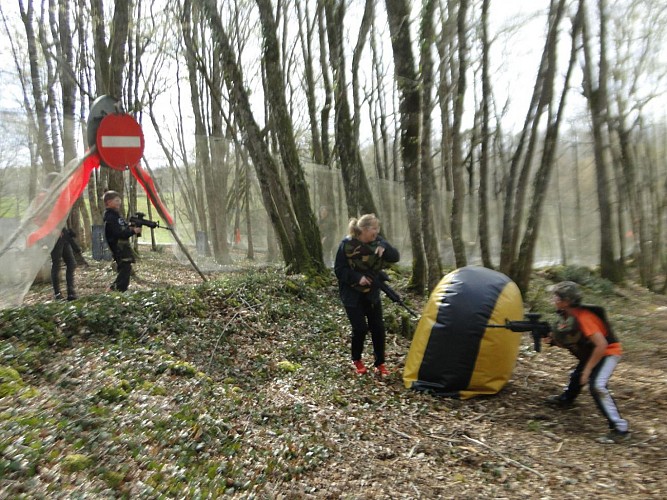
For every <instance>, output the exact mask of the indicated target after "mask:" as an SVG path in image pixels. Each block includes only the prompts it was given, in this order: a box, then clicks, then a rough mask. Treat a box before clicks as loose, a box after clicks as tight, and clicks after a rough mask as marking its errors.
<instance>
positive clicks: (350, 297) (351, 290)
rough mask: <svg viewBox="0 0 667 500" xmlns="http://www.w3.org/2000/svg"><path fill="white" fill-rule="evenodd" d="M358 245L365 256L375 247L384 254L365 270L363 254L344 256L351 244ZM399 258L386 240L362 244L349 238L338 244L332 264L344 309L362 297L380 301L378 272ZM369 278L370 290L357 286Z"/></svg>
mask: <svg viewBox="0 0 667 500" xmlns="http://www.w3.org/2000/svg"><path fill="white" fill-rule="evenodd" d="M352 242H355V243H358V245H360V246H361V247H363V250H365V252H364V253H365V255H369V254H370V255H373V252H374V250H375V248H376V247H377V246H381V247H383V248H384V253H383V254H382V258H381V259H377V261H376V262H374V263H372V264H371V265H370V266H369V269H366V268H365V267H366V266H365V265H364V263H363V262H362V261H363V258H364V253H362V254H360V255H355V256H352V257H351V256H349V255H346V246H348V247H349V245H350V244H351V243H352ZM400 258H401V256H400V254H399V252H398V250H397V249H396V248H394V247H393V246H391V245H390V244H389V242H387V241H386V240H384V239H382V238H380V237H377V238H376V239H375V241H373V242H371V243H368V244H362V243H360V242H359V241H358V240H353V239H351V238H350V237H349V236H348V237H347V238H345V239H344V240H343V241H341V242H340V245H338V251H337V252H336V261H335V263H334V272H335V273H336V277H337V278H338V290H339V293H340V300H341V302H343V305H344V306H346V307H356V306H358V305H359V301H360V300H361V298H362V297H364V296H365V297H368V299H369V300H371V301H372V302H379V301H380V280H379V278H378V274H379V272H380V271H381V270H382V268H384V267H387V266H386V264H389V263H393V262H398V261H399V260H400ZM364 275H367V276H371V278H373V285H372V286H371V287H370V290H368V289H366V290H364V289H363V288H362V287H360V286H359V280H360V279H361V278H362V277H363V276H364Z"/></svg>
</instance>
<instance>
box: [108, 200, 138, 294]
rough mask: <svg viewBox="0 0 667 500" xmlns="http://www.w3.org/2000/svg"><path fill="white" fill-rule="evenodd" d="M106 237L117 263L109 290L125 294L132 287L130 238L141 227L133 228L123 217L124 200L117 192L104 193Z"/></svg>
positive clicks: (132, 257)
mask: <svg viewBox="0 0 667 500" xmlns="http://www.w3.org/2000/svg"><path fill="white" fill-rule="evenodd" d="M103 200H104V206H105V207H106V210H105V211H104V217H103V220H104V236H105V237H106V240H107V244H108V245H109V248H110V249H111V254H112V255H113V258H114V260H115V261H116V266H117V272H118V274H117V276H116V281H114V282H113V283H112V284H111V285H110V286H109V289H110V290H112V291H117V292H124V291H125V290H127V288H128V286H129V285H130V275H131V274H132V263H133V262H134V252H133V250H132V247H131V246H130V238H131V237H132V236H134V235H135V234H139V233H140V232H141V228H140V227H133V226H130V224H129V223H128V222H127V221H126V220H125V219H124V218H123V217H122V216H121V214H120V208H121V205H122V199H121V197H120V195H119V194H118V193H117V192H116V191H107V192H106V193H104V198H103Z"/></svg>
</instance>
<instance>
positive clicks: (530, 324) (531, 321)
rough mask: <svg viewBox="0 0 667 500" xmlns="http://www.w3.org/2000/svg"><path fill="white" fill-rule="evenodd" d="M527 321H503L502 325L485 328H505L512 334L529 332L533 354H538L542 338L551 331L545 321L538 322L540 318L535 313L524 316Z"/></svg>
mask: <svg viewBox="0 0 667 500" xmlns="http://www.w3.org/2000/svg"><path fill="white" fill-rule="evenodd" d="M526 317H527V318H528V319H527V320H522V321H510V320H505V324H503V325H494V324H489V325H486V326H487V328H507V329H508V330H511V331H513V332H531V335H532V337H533V349H535V352H540V351H541V350H542V338H543V337H546V336H547V335H549V332H550V331H551V326H550V325H549V323H547V322H546V321H538V318H539V317H540V316H539V315H538V314H536V313H528V314H526Z"/></svg>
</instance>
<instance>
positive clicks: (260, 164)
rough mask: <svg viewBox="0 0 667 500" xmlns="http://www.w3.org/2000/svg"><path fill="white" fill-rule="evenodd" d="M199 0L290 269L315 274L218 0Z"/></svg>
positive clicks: (271, 218) (265, 201) (233, 107)
mask: <svg viewBox="0 0 667 500" xmlns="http://www.w3.org/2000/svg"><path fill="white" fill-rule="evenodd" d="M197 3H198V4H199V5H200V6H201V8H202V10H203V12H204V13H205V15H206V17H207V18H208V20H209V23H210V26H211V35H212V37H214V38H215V39H216V43H217V44H219V46H220V49H221V61H222V67H223V74H224V77H225V82H226V84H227V87H228V90H229V99H230V103H231V105H232V109H233V111H234V115H235V116H236V119H237V121H238V123H239V126H240V127H241V130H242V131H243V133H244V135H245V137H246V147H247V148H248V151H249V153H250V156H251V158H252V161H253V164H254V165H255V171H256V173H257V179H258V180H259V184H260V188H261V193H262V199H263V200H264V207H265V208H266V210H267V212H268V215H269V217H270V220H271V225H272V226H273V228H274V230H275V231H276V233H277V236H278V241H279V243H280V246H281V250H282V253H283V259H284V260H285V263H286V265H287V268H288V271H290V272H296V273H304V274H313V272H317V268H316V267H314V263H313V262H312V261H311V260H310V256H309V252H308V249H307V248H306V245H305V242H304V239H303V236H302V235H301V233H300V232H299V230H298V224H297V221H296V219H295V217H294V213H293V212H292V210H291V208H290V204H289V200H288V198H287V194H286V193H285V190H284V188H283V185H282V183H281V182H280V174H279V171H278V166H277V165H276V163H275V162H274V160H273V158H272V156H271V154H270V152H269V149H268V147H267V145H266V144H265V142H264V141H263V136H262V132H261V130H260V128H259V126H258V124H257V122H256V121H255V118H254V116H253V114H252V110H251V107H250V99H249V96H248V92H247V90H246V88H245V86H244V81H243V77H242V73H241V70H240V68H239V66H238V62H237V61H238V59H237V57H236V54H235V53H234V51H233V49H232V47H231V45H230V43H229V39H228V37H227V34H226V32H225V30H224V27H223V25H222V19H221V18H220V14H219V13H218V10H217V5H216V2H215V0H197Z"/></svg>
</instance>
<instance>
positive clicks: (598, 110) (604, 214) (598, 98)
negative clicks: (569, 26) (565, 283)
mask: <svg viewBox="0 0 667 500" xmlns="http://www.w3.org/2000/svg"><path fill="white" fill-rule="evenodd" d="M598 7H599V11H600V12H599V15H600V30H601V32H600V60H599V63H598V64H599V66H598V79H597V82H596V81H595V78H594V76H593V67H594V64H595V62H594V61H593V55H592V54H591V49H590V43H591V42H590V37H589V34H588V19H587V15H586V2H585V0H581V2H580V4H579V8H580V9H581V11H582V14H581V16H582V42H583V48H584V96H585V97H586V99H587V101H588V108H589V110H590V112H591V122H592V131H593V151H594V156H595V174H596V181H597V195H598V208H599V210H600V275H601V276H602V277H603V278H606V279H608V280H610V281H612V282H615V283H617V282H619V281H620V280H621V279H622V276H621V273H620V270H619V268H618V266H617V264H616V261H615V259H614V238H613V233H612V215H611V213H612V212H611V200H610V198H609V173H608V170H609V167H608V165H607V160H606V157H605V149H606V141H605V138H604V133H603V127H604V123H605V119H606V110H607V108H608V105H607V54H606V44H605V41H604V36H605V35H606V33H605V32H606V28H605V27H606V24H607V19H606V12H605V9H604V7H605V2H604V0H599V2H598Z"/></svg>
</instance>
